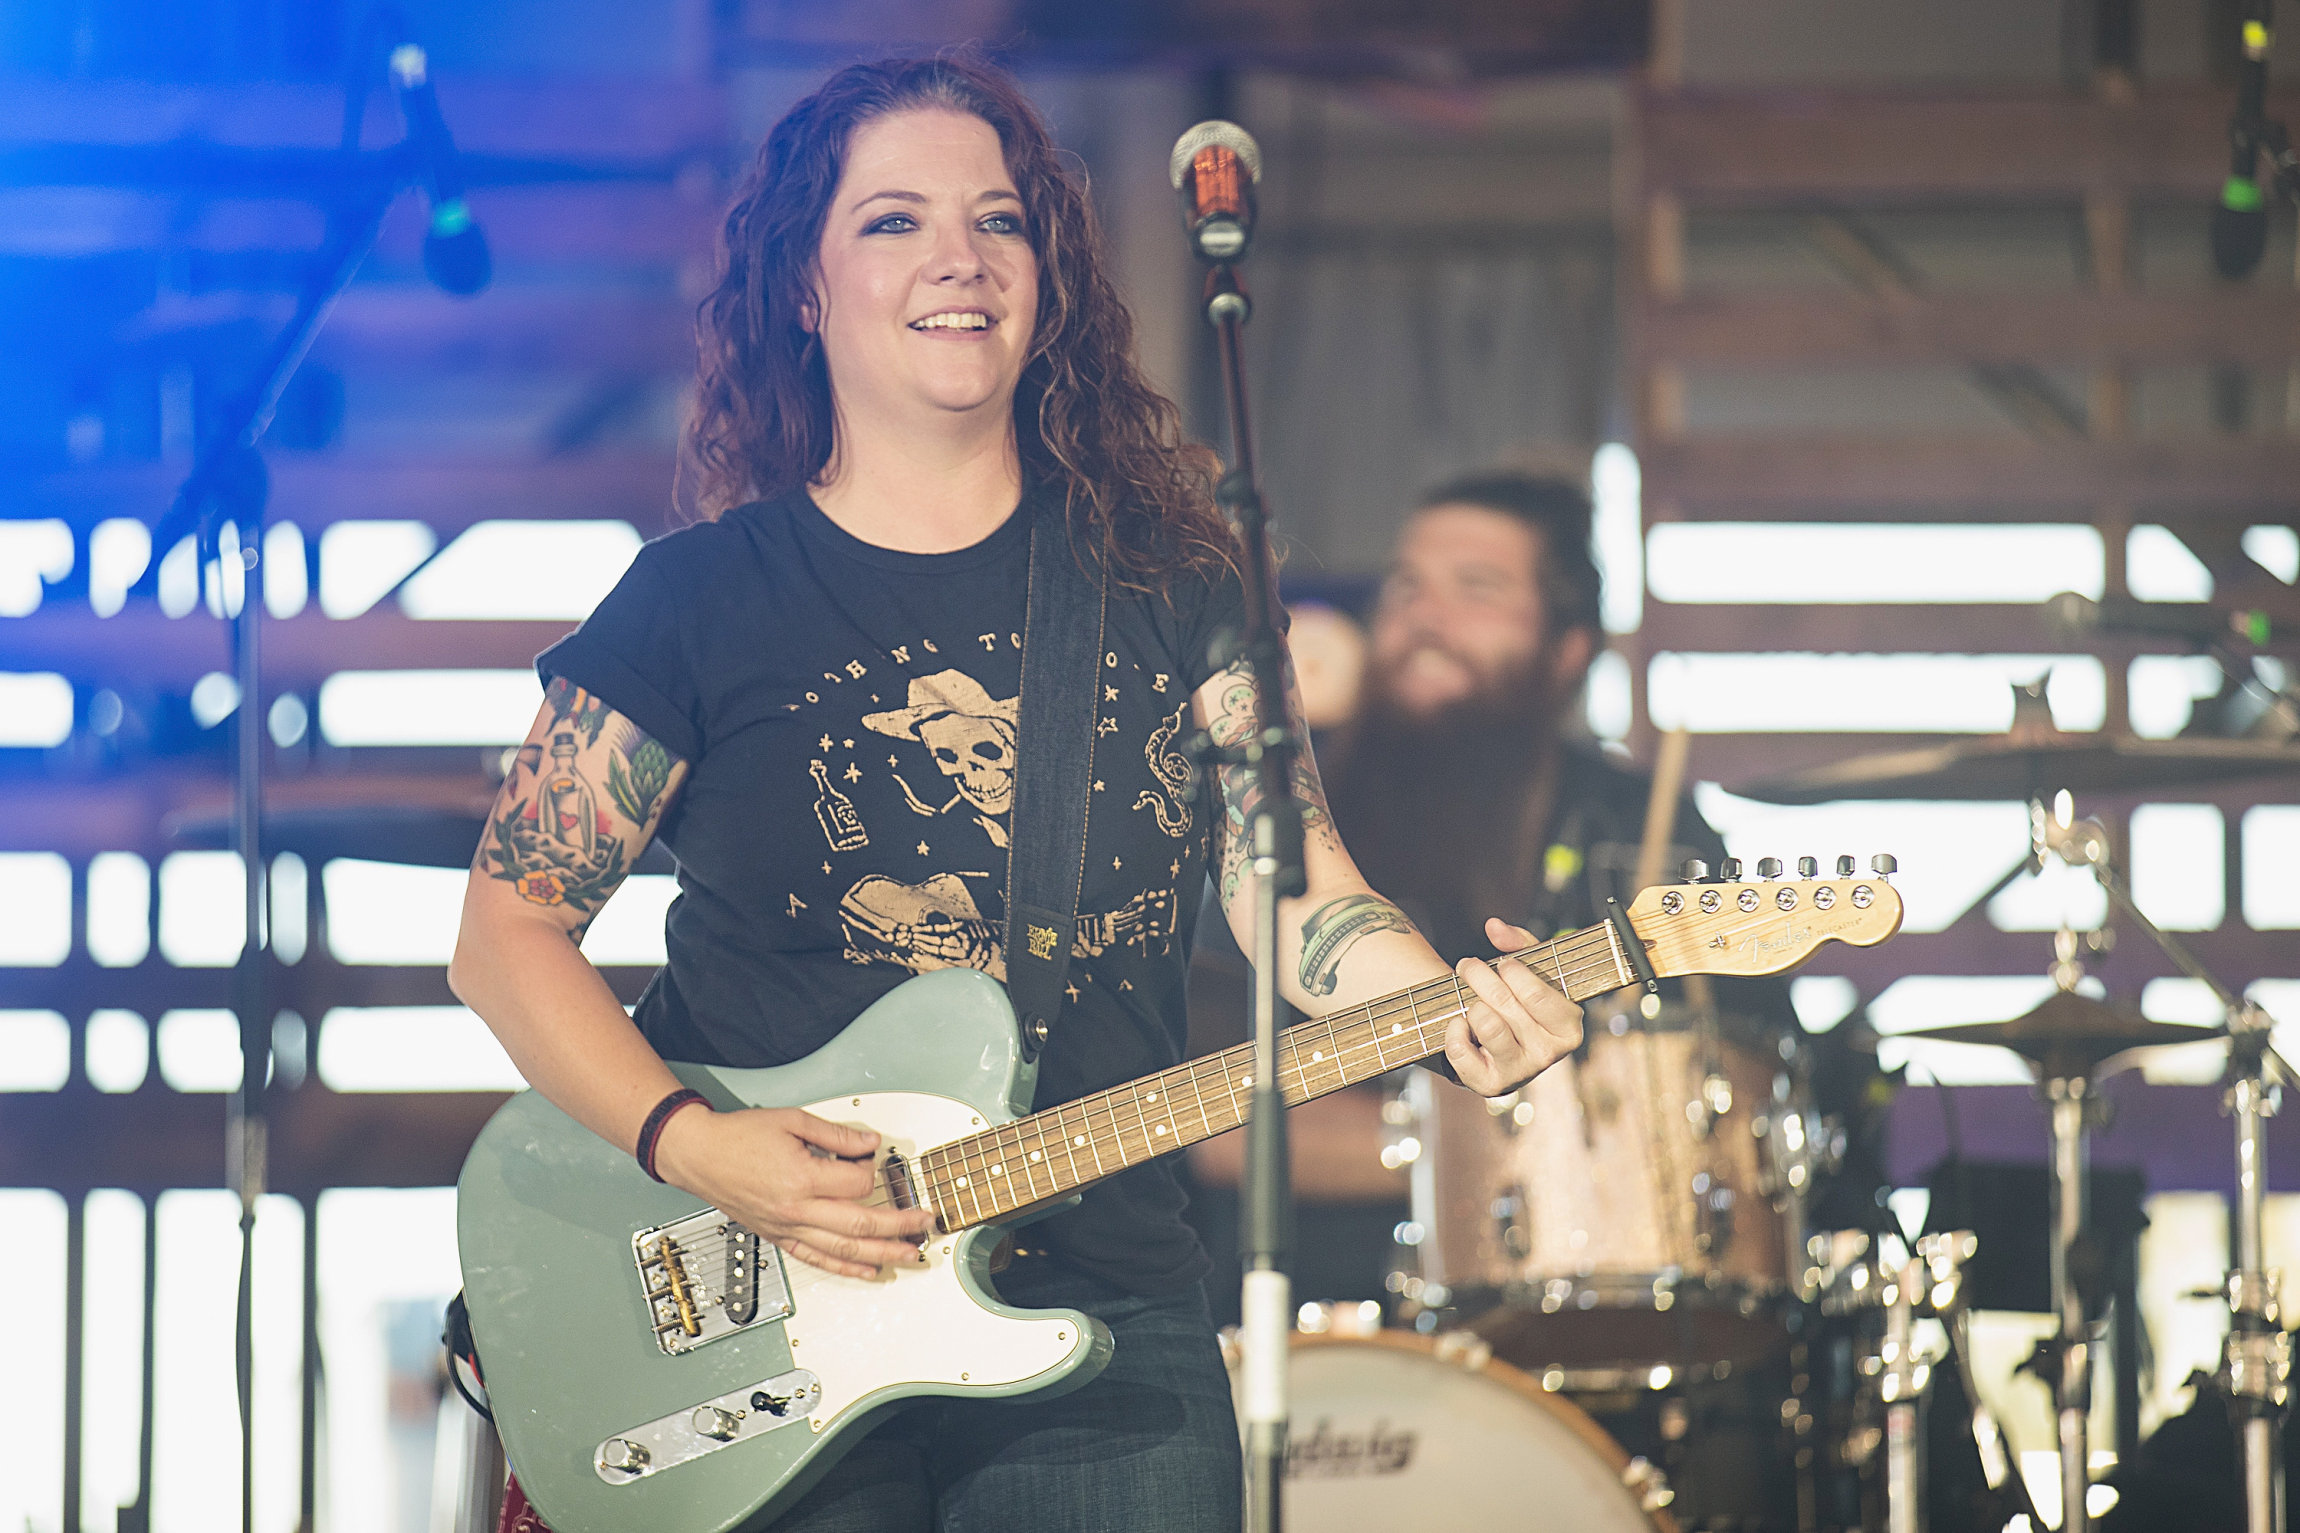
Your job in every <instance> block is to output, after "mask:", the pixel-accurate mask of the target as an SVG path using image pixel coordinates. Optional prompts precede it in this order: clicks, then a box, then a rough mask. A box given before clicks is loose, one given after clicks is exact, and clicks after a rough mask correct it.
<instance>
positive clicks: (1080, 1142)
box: [1070, 1134, 1086, 1148]
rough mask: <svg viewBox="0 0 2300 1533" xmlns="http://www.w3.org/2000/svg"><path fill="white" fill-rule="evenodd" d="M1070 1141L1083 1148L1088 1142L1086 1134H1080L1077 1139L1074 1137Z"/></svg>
mask: <svg viewBox="0 0 2300 1533" xmlns="http://www.w3.org/2000/svg"><path fill="white" fill-rule="evenodd" d="M1070 1142H1071V1143H1072V1144H1074V1145H1078V1146H1080V1147H1082V1148H1083V1147H1084V1145H1085V1143H1086V1136H1085V1135H1084V1134H1080V1135H1079V1136H1078V1137H1077V1138H1076V1139H1073V1140H1071V1141H1070Z"/></svg>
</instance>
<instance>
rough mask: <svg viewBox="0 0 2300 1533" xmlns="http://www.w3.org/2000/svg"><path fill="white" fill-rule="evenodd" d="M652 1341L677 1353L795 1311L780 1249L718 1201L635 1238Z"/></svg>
mask: <svg viewBox="0 0 2300 1533" xmlns="http://www.w3.org/2000/svg"><path fill="white" fill-rule="evenodd" d="M631 1261H632V1265H633V1266H634V1267H636V1268H637V1269H638V1276H639V1293H640V1297H641V1301H642V1302H643V1303H644V1304H645V1305H646V1308H647V1318H648V1324H649V1326H650V1327H651V1328H652V1330H653V1332H654V1336H655V1345H656V1346H657V1347H660V1348H661V1349H662V1350H663V1351H664V1352H665V1353H666V1354H668V1355H670V1356H673V1357H676V1356H677V1355H679V1354H680V1353H682V1352H690V1351H693V1350H694V1349H695V1348H697V1347H700V1346H705V1345H707V1344H709V1343H711V1342H714V1341H717V1340H719V1339H720V1338H722V1337H725V1336H732V1335H733V1334H734V1333H735V1332H737V1331H741V1330H746V1329H748V1328H749V1327H751V1326H754V1325H759V1324H762V1323H764V1322H766V1321H770V1320H782V1319H785V1318H787V1317H788V1316H789V1315H790V1313H791V1290H790V1283H789V1281H788V1279H787V1278H786V1276H785V1274H784V1272H783V1253H782V1252H780V1251H778V1250H777V1249H775V1247H774V1246H772V1245H770V1244H768V1243H767V1242H765V1241H762V1240H760V1239H759V1237H758V1234H757V1233H756V1232H755V1231H752V1230H748V1229H745V1228H744V1227H743V1226H742V1225H741V1224H738V1223H737V1222H735V1221H734V1220H733V1219H730V1218H728V1217H727V1216H726V1215H725V1214H723V1213H720V1212H719V1211H718V1210H717V1209H715V1208H706V1209H704V1210H702V1211H701V1212H700V1213H694V1214H689V1215H688V1216H687V1217H686V1218H684V1219H678V1220H674V1221H673V1222H671V1223H669V1224H659V1225H656V1226H655V1227H654V1228H653V1229H647V1230H641V1231H639V1233H637V1234H636V1235H633V1236H632V1237H631Z"/></svg>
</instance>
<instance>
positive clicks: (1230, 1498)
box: [774, 1257, 1242, 1533]
mask: <svg viewBox="0 0 2300 1533" xmlns="http://www.w3.org/2000/svg"><path fill="white" fill-rule="evenodd" d="M996 1283H997V1287H998V1291H999V1294H1000V1296H1001V1297H1002V1298H1004V1299H1005V1300H1006V1301H1007V1302H1008V1303H1010V1304H1013V1305H1015V1306H1017V1307H1019V1308H1025V1309H1040V1308H1051V1307H1056V1306H1060V1307H1064V1308H1069V1309H1079V1310H1084V1311H1085V1312H1086V1313H1087V1314H1090V1315H1093V1316H1094V1317H1096V1318H1097V1319H1099V1320H1100V1321H1101V1322H1102V1323H1103V1324H1104V1325H1107V1326H1108V1327H1110V1334H1111V1336H1112V1337H1113V1338H1114V1339H1115V1340H1116V1342H1117V1347H1116V1350H1115V1351H1114V1352H1113V1353H1112V1355H1111V1359H1110V1366H1109V1367H1107V1368H1105V1369H1104V1370H1103V1371H1102V1373H1101V1374H1100V1375H1099V1376H1098V1377H1096V1378H1095V1379H1094V1380H1093V1382H1091V1383H1089V1384H1087V1385H1086V1386H1085V1387H1083V1388H1081V1389H1077V1390H1074V1391H1072V1392H1071V1393H1069V1394H1066V1395H1060V1396H1057V1397H1055V1398H1054V1399H1051V1400H1041V1399H1028V1398H1026V1399H1023V1400H1018V1401H1007V1400H936V1401H929V1402H926V1403H923V1404H919V1405H914V1406H912V1407H910V1408H909V1409H907V1410H904V1411H902V1412H901V1413H899V1414H897V1415H896V1416H894V1417H893V1418H891V1419H890V1420H888V1421H886V1422H885V1423H883V1424H882V1425H880V1426H879V1427H878V1428H877V1429H876V1430H874V1431H873V1432H871V1434H870V1435H869V1436H867V1437H865V1438H864V1439H863V1440H862V1441H861V1442H860V1443H859V1444H857V1445H856V1446H855V1448H854V1449H853V1450H852V1451H851V1452H849V1453H848V1454H847V1456H846V1457H845V1458H843V1459H841V1460H840V1461H839V1462H838V1463H837V1464H836V1465H834V1466H833V1467H832V1469H831V1470H830V1472H829V1473H828V1474H827V1475H825V1476H824V1477H823V1479H822V1480H821V1481H820V1482H818V1483H817V1484H816V1485H815V1487H814V1489H812V1490H810V1491H809V1492H807V1494H806V1495H805V1496H804V1497H802V1498H801V1499H800V1500H799V1502H798V1503H797V1504H796V1505H794V1506H793V1507H792V1508H791V1509H790V1510H789V1511H788V1512H786V1513H785V1514H784V1515H783V1516H782V1517H781V1518H780V1519H778V1520H777V1521H776V1523H775V1525H774V1526H775V1533H1152V1530H1156V1533H1174V1530H1176V1529H1187V1530H1189V1533H1234V1530H1235V1529H1236V1528H1237V1527H1238V1523H1239V1510H1240V1502H1241V1489H1240V1486H1241V1480H1240V1476H1241V1473H1242V1471H1241V1468H1240V1463H1239V1454H1238V1424H1237V1420H1236V1418H1235V1417H1234V1416H1233V1415H1232V1413H1231V1409H1230V1380H1229V1375H1228V1373H1227V1372H1226V1371H1225V1370H1224V1368H1223V1366H1222V1357H1221V1352H1220V1350H1219V1348H1218V1347H1217V1346H1216V1345H1215V1341H1214V1327H1213V1323H1212V1322H1211V1321H1209V1320H1208V1319H1207V1318H1206V1296H1205V1292H1204V1290H1203V1289H1202V1288H1200V1287H1198V1286H1196V1285H1193V1286H1191V1287H1190V1288H1188V1289H1186V1290H1185V1291H1183V1292H1182V1293H1179V1294H1170V1295H1166V1296H1164V1297H1160V1298H1148V1299H1145V1298H1138V1297H1136V1296H1134V1295H1132V1294H1128V1293H1125V1292H1123V1291H1121V1290H1119V1289H1116V1288H1113V1287H1111V1286H1109V1285H1108V1284H1105V1283H1102V1282H1100V1281H1098V1280H1096V1279H1094V1278H1091V1277H1088V1276H1086V1275H1085V1274H1083V1273H1080V1272H1077V1271H1074V1270H1071V1269H1069V1268H1065V1267H1060V1266H1058V1265H1057V1264H1056V1263H1055V1262H1054V1261H1053V1260H1052V1259H1050V1258H1046V1257H1024V1258H1021V1259H1018V1260H1017V1261H1016V1262H1015V1263H1014V1264H1013V1265H1012V1266H1010V1267H1009V1268H1007V1270H1006V1271H1005V1272H1003V1273H1001V1274H999V1276H998V1278H997V1279H996Z"/></svg>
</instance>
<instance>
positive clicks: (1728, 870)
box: [1717, 857, 1741, 883]
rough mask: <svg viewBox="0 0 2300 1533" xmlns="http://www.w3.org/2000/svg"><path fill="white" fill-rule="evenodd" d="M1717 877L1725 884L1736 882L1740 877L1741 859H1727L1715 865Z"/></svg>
mask: <svg viewBox="0 0 2300 1533" xmlns="http://www.w3.org/2000/svg"><path fill="white" fill-rule="evenodd" d="M1717 876H1718V877H1719V878H1722V879H1724V880H1725V881H1726V882H1727V883H1733V882H1737V881H1738V880H1739V879H1740V877H1741V859H1740V858H1738V857H1728V858H1726V859H1725V860H1724V861H1723V862H1720V863H1719V864H1717Z"/></svg>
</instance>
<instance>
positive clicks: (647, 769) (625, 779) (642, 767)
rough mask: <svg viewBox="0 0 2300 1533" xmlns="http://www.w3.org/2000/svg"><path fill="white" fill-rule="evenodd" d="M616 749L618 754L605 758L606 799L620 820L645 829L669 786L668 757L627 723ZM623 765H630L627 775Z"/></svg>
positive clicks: (655, 741)
mask: <svg viewBox="0 0 2300 1533" xmlns="http://www.w3.org/2000/svg"><path fill="white" fill-rule="evenodd" d="M615 746H616V750H617V752H618V753H619V754H616V755H611V756H609V757H608V758H607V796H608V797H609V798H611V799H613V800H614V801H615V807H616V808H617V809H620V810H622V811H623V818H625V819H627V820H629V821H630V822H631V823H632V824H634V825H637V826H639V827H641V828H642V829H644V828H645V827H646V825H647V822H648V821H649V820H651V819H653V818H654V816H655V806H656V805H657V804H659V803H661V802H662V799H663V790H664V789H665V788H667V787H669V786H670V784H671V753H670V752H669V751H667V750H665V749H663V745H662V742H661V741H659V740H657V739H655V738H654V737H653V736H651V735H649V734H647V733H646V732H645V731H643V730H641V729H640V728H639V726H638V725H636V724H633V723H631V722H630V721H628V720H625V721H624V724H623V729H622V732H621V735H620V737H619V738H618V739H617V740H616V742H615ZM625 761H628V762H630V763H631V766H630V769H629V770H628V771H626V770H625V769H624V766H623V763H624V762H625Z"/></svg>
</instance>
